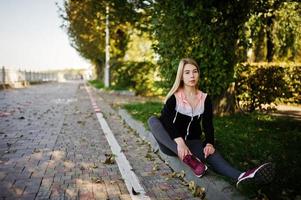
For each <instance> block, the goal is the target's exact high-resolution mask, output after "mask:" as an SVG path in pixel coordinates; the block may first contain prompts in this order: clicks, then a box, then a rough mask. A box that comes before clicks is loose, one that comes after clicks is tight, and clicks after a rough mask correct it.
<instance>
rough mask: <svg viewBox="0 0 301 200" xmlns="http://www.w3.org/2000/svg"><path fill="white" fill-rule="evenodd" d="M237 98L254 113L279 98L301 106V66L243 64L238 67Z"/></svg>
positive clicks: (246, 108)
mask: <svg viewBox="0 0 301 200" xmlns="http://www.w3.org/2000/svg"><path fill="white" fill-rule="evenodd" d="M235 82H236V84H235V85H236V98H237V100H238V101H239V103H240V106H242V107H243V108H244V109H245V110H248V111H250V112H252V111H254V110H255V109H256V108H259V109H262V105H264V104H271V103H274V102H275V101H276V100H277V99H281V100H284V99H285V100H286V101H288V100H289V101H291V102H294V103H300V87H301V84H300V66H299V65H283V64H282V65H280V64H275V63H271V64H264V63H259V64H249V63H242V64H240V65H238V66H237V67H236V75H235Z"/></svg>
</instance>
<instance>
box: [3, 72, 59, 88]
mask: <svg viewBox="0 0 301 200" xmlns="http://www.w3.org/2000/svg"><path fill="white" fill-rule="evenodd" d="M49 81H58V73H57V72H31V71H23V70H15V69H7V68H5V67H2V68H1V70H0V84H1V85H2V86H6V85H9V86H12V87H14V86H16V87H17V86H18V85H19V86H22V85H23V86H25V85H27V84H28V83H35V82H49Z"/></svg>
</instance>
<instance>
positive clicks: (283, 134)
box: [124, 102, 301, 199]
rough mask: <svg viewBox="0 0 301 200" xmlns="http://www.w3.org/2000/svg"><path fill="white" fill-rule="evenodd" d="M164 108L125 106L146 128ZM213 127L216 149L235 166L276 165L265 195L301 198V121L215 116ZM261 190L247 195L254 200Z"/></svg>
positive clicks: (262, 116)
mask: <svg viewBox="0 0 301 200" xmlns="http://www.w3.org/2000/svg"><path fill="white" fill-rule="evenodd" d="M162 106H163V105H162V103H157V102H145V103H135V104H128V105H125V106H124V107H125V109H127V110H128V112H129V113H130V114H131V115H132V116H133V117H134V118H135V119H137V120H139V121H141V122H143V123H144V125H145V127H146V128H147V127H148V125H147V119H148V118H149V117H150V116H152V115H158V114H159V113H160V110H161V109H162ZM214 127H215V130H216V134H215V135H216V148H217V149H218V151H219V152H220V153H221V154H222V155H223V156H224V157H225V159H226V160H227V161H229V162H230V163H231V164H232V165H233V166H235V167H237V168H238V169H240V170H242V171H243V170H246V169H250V168H253V167H255V166H257V165H259V164H262V163H264V162H268V161H270V162H272V163H273V164H275V165H276V174H277V176H276V177H275V179H274V181H273V182H272V183H271V184H269V185H267V186H264V187H261V191H262V193H264V194H266V195H267V196H268V198H269V199H296V196H297V195H300V191H299V188H300V187H301V185H300V183H301V182H300V181H299V180H300V179H301V171H300V170H299V166H300V165H301V156H300V151H301V149H300V142H301V135H300V131H301V126H300V122H299V121H293V120H290V119H287V118H283V117H274V116H270V115H267V114H260V113H256V112H254V113H252V114H250V115H241V114H236V115H231V116H224V117H215V118H214ZM242 130H243V131H242ZM287 169H290V170H287ZM258 189H259V188H254V189H253V190H251V191H248V193H245V194H246V195H249V197H250V198H251V197H252V199H254V195H257V194H256V192H257V190H258ZM244 192H245V191H244Z"/></svg>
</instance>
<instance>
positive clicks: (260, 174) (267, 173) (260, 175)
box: [236, 163, 274, 186]
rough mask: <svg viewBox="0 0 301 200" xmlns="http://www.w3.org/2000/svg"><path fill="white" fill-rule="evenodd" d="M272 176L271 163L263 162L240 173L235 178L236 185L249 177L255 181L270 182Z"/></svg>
mask: <svg viewBox="0 0 301 200" xmlns="http://www.w3.org/2000/svg"><path fill="white" fill-rule="evenodd" d="M273 177H274V170H273V166H272V163H265V164H263V165H260V166H259V167H256V168H254V169H250V170H248V171H246V172H244V173H242V174H241V175H240V176H239V177H238V180H237V183H236V186H238V184H239V183H241V182H244V181H248V180H250V179H253V180H254V181H256V182H259V183H264V184H265V183H270V182H271V181H272V180H273Z"/></svg>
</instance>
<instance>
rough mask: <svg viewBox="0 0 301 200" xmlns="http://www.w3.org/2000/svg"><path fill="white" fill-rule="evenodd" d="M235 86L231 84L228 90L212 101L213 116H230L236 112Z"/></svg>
mask: <svg viewBox="0 0 301 200" xmlns="http://www.w3.org/2000/svg"><path fill="white" fill-rule="evenodd" d="M234 89H235V84H234V83H231V84H230V85H229V87H228V89H227V90H226V91H225V92H224V94H222V95H221V96H219V97H216V98H215V99H213V107H214V109H213V110H214V114H215V115H219V116H224V115H230V114H233V113H235V112H236V103H235V90H234Z"/></svg>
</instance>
